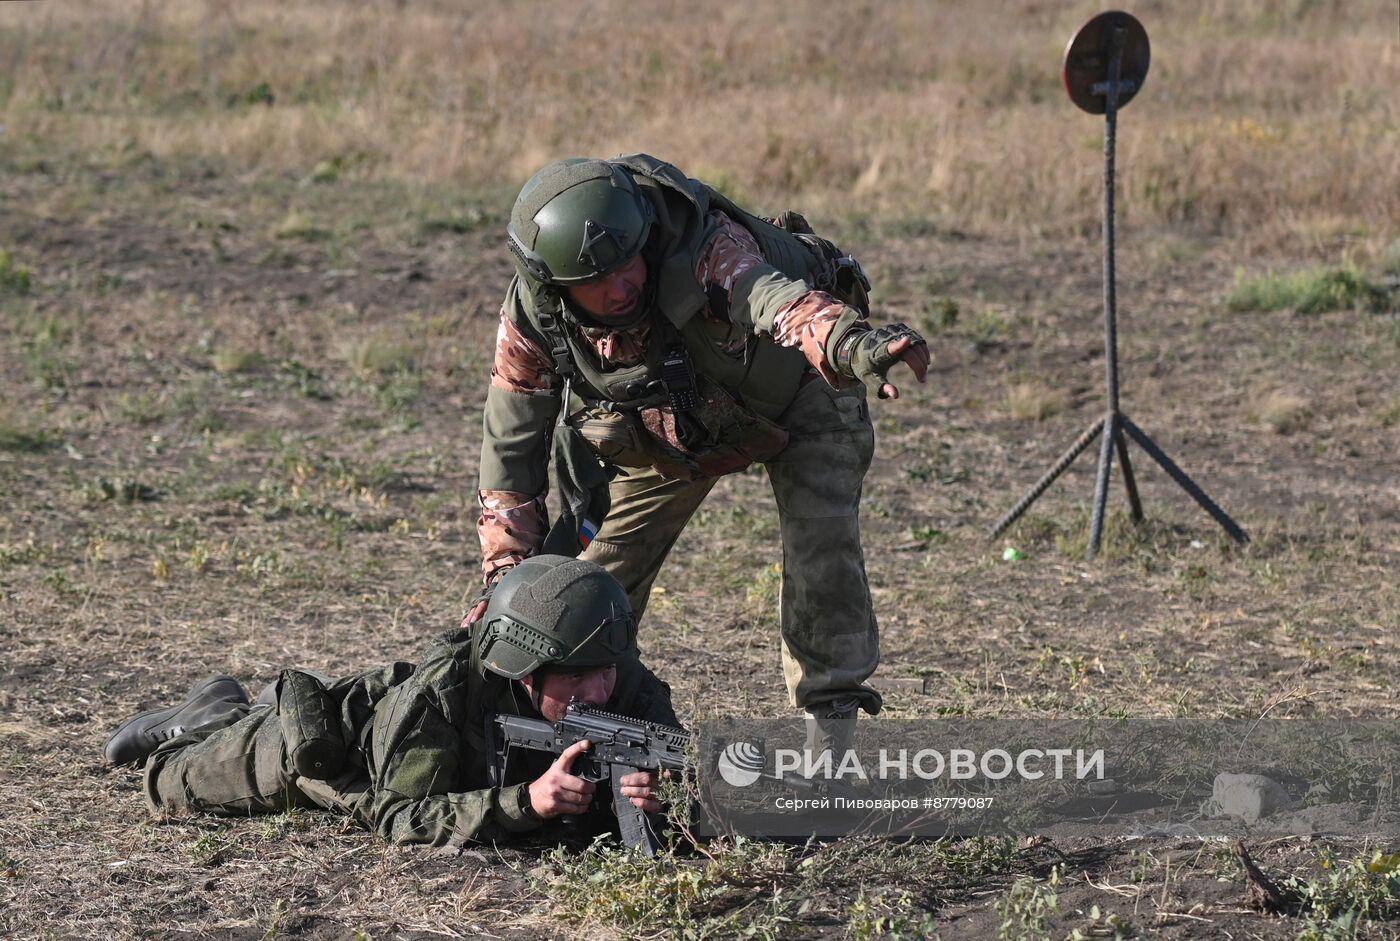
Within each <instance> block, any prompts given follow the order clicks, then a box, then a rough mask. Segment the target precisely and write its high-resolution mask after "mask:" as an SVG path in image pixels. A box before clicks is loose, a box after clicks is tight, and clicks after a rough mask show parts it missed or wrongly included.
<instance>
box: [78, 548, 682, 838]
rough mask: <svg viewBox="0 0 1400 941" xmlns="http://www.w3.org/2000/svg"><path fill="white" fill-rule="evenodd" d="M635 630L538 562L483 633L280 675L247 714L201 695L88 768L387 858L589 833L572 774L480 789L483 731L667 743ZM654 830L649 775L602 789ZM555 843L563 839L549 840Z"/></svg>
mask: <svg viewBox="0 0 1400 941" xmlns="http://www.w3.org/2000/svg"><path fill="white" fill-rule="evenodd" d="M636 628H637V621H636V618H635V617H634V616H633V614H632V611H631V608H630V607H629V605H628V602H627V596H626V594H625V593H624V592H623V590H622V587H621V586H620V585H619V584H618V583H617V581H616V580H615V579H614V578H612V577H611V576H610V575H608V574H607V572H605V571H604V570H603V569H602V568H600V567H599V566H598V565H596V564H594V563H592V562H587V561H583V560H580V559H568V558H562V557H558V556H548V555H542V556H538V557H535V558H532V559H530V560H528V561H527V562H525V563H524V564H521V565H519V566H516V567H515V568H514V569H513V570H512V571H511V572H510V573H509V575H508V576H507V577H505V578H502V579H501V582H500V584H499V585H498V586H497V590H496V592H495V595H494V597H493V598H492V601H491V604H490V606H489V607H488V609H487V610H486V612H485V615H484V617H482V618H481V619H480V620H479V621H477V622H476V623H474V624H473V625H472V626H471V628H470V629H467V630H461V629H459V630H457V631H455V632H454V633H453V634H451V635H449V636H448V637H447V638H446V639H445V640H444V642H443V643H441V644H439V645H436V646H434V647H432V648H430V649H429V650H428V651H427V652H426V654H425V655H424V656H423V657H422V659H421V660H420V661H419V662H418V664H417V665H416V666H415V665H414V664H410V663H406V662H399V663H394V664H392V665H390V666H387V667H384V668H382V669H378V670H370V671H367V672H363V673H359V674H355V675H353V676H348V677H344V678H342V679H339V680H334V681H329V682H327V683H324V684H323V683H321V682H319V681H316V680H314V679H313V678H312V677H311V676H310V675H309V674H307V673H302V672H298V671H286V672H284V673H283V674H282V678H281V680H280V681H279V682H278V684H277V685H276V686H275V687H271V688H269V690H267V691H265V694H264V695H263V696H259V697H258V698H259V702H258V703H251V702H249V699H248V696H247V693H246V692H245V691H244V690H243V687H242V686H240V685H239V684H238V682H237V681H236V680H233V679H231V678H229V677H215V678H212V679H210V680H206V681H205V682H204V683H201V684H199V685H198V686H196V687H195V688H194V689H193V690H191V692H190V695H189V697H188V698H187V700H186V701H185V702H184V703H182V704H180V705H177V706H174V707H171V708H168V709H161V710H154V711H151V712H146V713H142V714H141V715H138V716H135V717H133V718H131V719H128V720H127V721H126V722H124V723H122V725H121V726H119V727H118V729H117V730H116V731H115V732H114V733H113V734H112V736H111V737H110V738H109V739H108V740H107V743H106V745H105V746H104V748H103V753H104V755H105V756H106V757H107V759H108V760H109V761H111V762H113V763H118V764H120V763H127V762H137V761H144V762H145V791H146V799H147V802H148V803H149V805H150V807H151V809H152V810H155V811H161V810H164V811H169V812H173V813H190V812H204V813H212V814H221V815H237V816H246V815H249V814H256V813H281V812H285V811H287V810H289V809H291V808H293V807H307V808H312V807H320V808H323V809H326V810H334V811H339V812H343V813H347V814H350V815H351V816H353V817H354V818H355V819H356V820H357V821H358V822H359V823H361V824H362V825H363V826H365V827H367V828H369V829H372V830H374V831H376V832H378V833H379V834H380V835H381V836H383V837H384V838H385V839H387V840H390V841H391V842H394V843H426V844H431V845H434V846H441V845H460V844H464V843H481V842H500V841H507V840H510V839H512V838H516V837H518V836H520V835H521V834H525V833H529V832H531V831H536V830H540V829H541V828H542V827H546V826H549V825H550V824H551V822H552V821H555V820H557V818H560V817H562V816H565V815H568V816H570V817H582V818H583V824H584V825H585V826H587V827H591V828H592V829H593V830H595V831H596V832H603V831H604V830H606V829H608V828H609V827H610V826H613V825H614V824H615V821H614V820H613V819H612V813H613V812H612V808H611V806H610V805H609V804H608V803H606V802H595V801H594V797H595V794H594V790H595V785H594V784H593V783H592V782H591V781H588V780H585V779H583V778H581V777H579V776H578V775H576V774H574V773H573V768H572V765H573V763H574V761H575V760H576V759H578V758H579V756H580V755H581V754H583V753H584V752H586V751H587V750H588V749H589V748H590V747H591V744H590V742H589V741H588V740H586V739H585V740H581V741H579V742H577V743H575V744H573V745H572V746H571V747H569V748H568V749H566V750H565V751H564V752H563V754H561V755H559V756H558V758H557V759H555V758H554V757H553V756H549V755H545V756H541V755H539V754H538V753H528V754H526V755H524V756H523V757H522V760H520V761H519V762H515V763H513V766H512V768H511V772H510V774H509V775H508V777H507V778H506V779H505V780H501V781H499V782H495V783H493V781H492V777H493V773H492V765H493V763H494V761H495V755H494V753H493V751H492V749H491V748H490V746H489V744H488V742H487V741H486V734H487V731H488V726H489V724H490V721H493V717H494V716H499V715H504V716H519V717H524V718H527V719H544V720H547V721H550V722H557V721H559V720H560V719H561V718H563V717H564V716H565V713H566V711H567V709H568V706H569V704H570V702H571V701H572V700H578V701H579V702H582V703H584V704H587V705H590V706H596V707H601V708H604V709H606V710H608V711H609V712H613V713H618V714H621V715H626V716H631V717H634V718H638V719H644V720H647V721H649V722H653V723H658V724H660V725H666V726H675V725H678V724H679V723H678V722H677V721H676V716H675V712H674V711H673V709H672V707H671V691H670V688H669V687H668V686H667V685H666V684H665V683H663V682H662V681H661V680H659V679H657V677H656V676H655V675H654V674H653V673H652V672H651V671H650V670H648V669H647V668H646V667H645V666H643V665H642V663H641V662H640V661H639V660H638V658H637V646H636ZM617 783H618V785H619V786H620V788H621V791H622V793H623V795H624V796H625V797H626V798H628V799H629V800H630V801H631V803H632V805H633V806H634V807H636V808H637V809H638V810H641V811H644V812H646V813H657V812H659V811H660V810H661V809H662V806H661V804H660V802H659V801H658V800H657V788H658V780H657V775H656V773H655V772H647V771H637V772H634V773H631V774H628V775H625V776H623V777H621V778H620V780H619V781H618V782H617ZM561 835H562V834H561Z"/></svg>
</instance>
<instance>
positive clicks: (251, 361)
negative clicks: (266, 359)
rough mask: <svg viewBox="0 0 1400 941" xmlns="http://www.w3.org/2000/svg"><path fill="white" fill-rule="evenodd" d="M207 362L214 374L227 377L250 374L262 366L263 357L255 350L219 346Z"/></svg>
mask: <svg viewBox="0 0 1400 941" xmlns="http://www.w3.org/2000/svg"><path fill="white" fill-rule="evenodd" d="M209 360H210V363H211V364H212V365H213V367H214V371H215V372H218V373H222V374H223V375H229V374H231V373H241V372H252V371H253V370H255V369H257V368H258V367H259V366H261V365H262V363H263V355H262V354H261V353H259V352H258V351H257V350H246V349H243V348H242V347H237V346H220V347H217V348H216V349H215V350H214V354H213V355H212V356H211V357H210V358H209Z"/></svg>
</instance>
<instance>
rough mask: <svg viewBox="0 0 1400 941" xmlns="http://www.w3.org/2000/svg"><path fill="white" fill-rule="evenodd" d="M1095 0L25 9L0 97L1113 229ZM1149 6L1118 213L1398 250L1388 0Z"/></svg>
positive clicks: (823, 203) (6, 36)
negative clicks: (637, 153) (1071, 59)
mask: <svg viewBox="0 0 1400 941" xmlns="http://www.w3.org/2000/svg"><path fill="white" fill-rule="evenodd" d="M1097 9H1098V8H1097V6H1096V5H1093V4H1089V5H1085V4H1070V5H1054V4H1052V5H1045V4H1040V3H1034V2H1031V0H1005V2H1002V3H997V4H991V5H988V4H977V5H968V4H929V3H923V2H916V0H902V2H891V3H882V4H880V5H879V6H878V7H868V8H865V9H864V10H862V11H855V10H849V11H843V12H841V13H835V12H833V11H831V10H829V9H827V8H824V7H823V8H821V11H820V15H814V9H813V8H811V7H810V6H808V5H805V4H796V5H793V4H777V3H764V4H747V5H744V6H742V7H739V6H733V5H729V4H723V3H719V2H718V0H708V2H700V3H694V2H680V0H672V2H670V3H665V4H660V5H656V6H654V7H652V8H649V10H650V11H651V12H648V13H647V15H646V17H645V19H646V22H645V24H640V23H636V16H637V14H636V11H635V8H633V7H631V6H628V5H625V4H622V3H621V2H617V0H603V2H598V3H592V4H587V5H583V6H578V7H564V6H560V7H557V8H553V9H550V10H543V11H535V12H532V13H530V14H528V15H523V14H521V12H520V11H519V9H518V7H517V6H516V5H513V4H508V3H504V2H483V3H474V4H458V3H447V2H427V3H413V4H401V3H399V4H390V3H387V2H379V3H369V4H354V5H352V4H343V3H332V2H329V0H321V2H310V3H305V4H298V5H296V6H295V7H290V8H289V7H287V6H286V5H285V4H279V3H273V2H270V0H250V2H244V3H237V4H235V3H229V2H217V0H209V2H205V3H187V4H150V5H144V6H142V7H141V8H140V11H139V12H133V11H132V10H131V8H130V7H129V5H126V4H117V3H114V2H98V3H82V4H42V5H40V4H4V5H3V6H0V29H3V33H0V60H3V61H6V62H8V63H11V65H10V67H8V68H7V69H6V77H5V79H4V81H3V83H0V113H3V120H4V122H5V124H6V125H7V127H8V134H9V135H11V136H13V137H17V138H22V139H37V140H44V141H54V142H60V141H61V142H62V145H63V147H65V148H76V149H79V150H85V151H94V152H101V153H105V154H106V155H107V157H108V159H110V160H112V161H115V162H117V163H120V162H122V161H124V160H129V159H132V158H133V156H139V155H141V154H144V153H150V154H153V155H155V156H156V157H172V156H182V157H183V156H196V157H200V158H218V159H224V160H228V161H230V162H232V163H233V164H234V165H235V166H240V167H255V168H261V169H267V170H275V171H279V172H291V173H296V174H299V175H304V176H305V177H306V178H307V179H309V180H317V179H319V180H325V179H333V178H336V177H340V176H342V175H345V174H357V175H361V176H371V177H391V178H406V179H414V180H430V181H449V182H454V183H463V184H467V185H469V186H471V187H475V188H486V189H499V190H502V191H505V192H510V191H513V190H514V188H515V187H517V186H518V185H519V183H520V181H521V180H523V179H524V178H525V177H526V176H527V175H528V174H529V173H530V172H531V171H532V170H533V169H534V168H536V167H537V166H538V165H539V164H540V163H541V162H543V161H545V160H548V159H550V158H552V157H558V156H562V155H565V154H570V153H578V152H589V153H597V154H607V153H613V152H618V151H623V150H647V151H651V152H654V153H657V154H660V155H662V156H664V157H666V158H667V159H670V160H672V161H673V162H675V163H677V164H678V165H680V166H682V167H683V168H685V169H686V170H688V171H690V172H691V173H694V174H696V175H702V174H704V175H709V176H710V177H714V178H719V179H722V180H723V179H728V180H731V181H739V184H740V186H741V187H742V189H743V191H744V192H743V194H742V195H745V196H747V197H749V198H751V199H753V200H755V201H757V202H759V203H761V204H766V205H769V206H777V205H779V204H780V203H787V202H788V201H794V202H797V203H799V204H801V205H803V206H805V207H808V208H816V209H828V210H832V211H837V210H841V209H848V208H850V207H852V206H855V205H859V206H860V207H861V208H862V209H863V210H870V211H877V212H886V213H893V214H896V215H898V214H906V215H915V216H919V217H926V218H935V219H945V218H946V219H948V220H951V221H952V222H955V223H956V224H957V225H960V226H967V225H972V226H977V227H983V228H992V227H998V226H1003V225H1012V226H1017V227H1022V228H1030V229H1031V230H1033V231H1063V230H1065V229H1076V230H1091V229H1092V228H1093V226H1094V225H1095V224H1096V221H1097V218H1098V212H1099V209H1098V206H1099V198H1098V193H1099V185H1100V181H1099V174H1100V167H1101V157H1100V154H1101V147H1102V144H1101V141H1102V133H1101V124H1100V122H1099V121H1097V120H1096V119H1093V118H1091V117H1089V116H1087V115H1084V114H1082V113H1079V112H1078V111H1076V110H1074V109H1073V108H1072V106H1070V105H1069V103H1068V102H1067V101H1066V100H1065V98H1064V95H1063V93H1062V91H1061V90H1060V88H1059V86H1058V69H1059V60H1060V55H1061V51H1062V48H1063V43H1064V42H1065V39H1066V37H1067V36H1068V35H1069V34H1070V32H1071V31H1072V30H1073V29H1074V28H1075V27H1076V26H1077V25H1078V24H1079V23H1080V22H1081V21H1082V20H1083V19H1085V18H1086V17H1087V16H1088V15H1090V14H1091V13H1093V12H1096V10H1097ZM1135 12H1137V13H1138V15H1139V16H1140V17H1141V18H1142V19H1143V21H1144V22H1145V23H1146V25H1147V28H1148V31H1149V33H1150V34H1151V36H1152V37H1153V44H1154V50H1153V66H1152V72H1151V75H1150V77H1149V80H1148V86H1147V91H1146V92H1145V93H1144V95H1143V96H1142V97H1140V98H1139V99H1138V101H1137V102H1135V103H1134V104H1133V106H1132V109H1131V110H1130V111H1128V112H1126V116H1125V118H1124V121H1123V123H1122V126H1121V129H1120V158H1121V159H1120V166H1121V167H1122V169H1123V178H1122V185H1123V187H1124V188H1125V190H1126V192H1125V194H1124V198H1123V199H1122V200H1121V205H1122V211H1123V213H1124V217H1125V221H1127V222H1130V223H1131V222H1142V223H1166V222H1173V223H1175V222H1186V223H1190V224H1193V225H1198V226H1201V227H1204V228H1208V229H1213V230H1223V231H1233V232H1238V233H1240V234H1243V235H1246V236H1248V237H1249V238H1250V239H1251V240H1254V241H1256V242H1267V241H1271V240H1276V239H1278V238H1281V237H1288V238H1291V239H1293V240H1295V242H1296V243H1298V244H1308V243H1311V242H1316V241H1319V240H1327V239H1335V238H1338V237H1345V238H1350V239H1353V240H1355V239H1358V238H1360V239H1361V240H1362V241H1364V242H1366V243H1367V244H1368V245H1372V246H1373V250H1375V251H1380V250H1381V249H1382V247H1383V246H1384V245H1386V244H1387V242H1388V241H1389V239H1387V238H1386V237H1385V236H1386V235H1387V233H1389V237H1390V238H1391V239H1393V238H1394V220H1395V219H1396V218H1398V217H1400V195H1397V194H1400V129H1397V121H1396V99H1395V96H1394V94H1393V93H1392V90H1393V89H1394V88H1395V87H1397V85H1400V61H1397V45H1396V42H1395V38H1394V37H1395V30H1396V22H1395V20H1396V13H1395V10H1394V9H1393V7H1391V6H1389V5H1387V4H1359V5H1348V6H1343V5H1341V4H1340V3H1337V2H1313V0H1290V2H1279V0H1243V2H1241V0H1202V2H1199V3H1193V4H1163V3H1150V2H1143V3H1141V4H1139V5H1138V8H1137V9H1136V11H1135ZM633 24H636V25H637V26H639V27H640V26H643V25H644V26H645V30H644V32H641V31H639V30H638V29H635V28H631V27H632V26H633ZM293 228H296V229H297V230H298V231H299V232H304V231H306V230H305V229H304V228H300V227H295V226H294V227H293Z"/></svg>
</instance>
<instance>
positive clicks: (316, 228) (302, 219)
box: [272, 209, 335, 242]
mask: <svg viewBox="0 0 1400 941" xmlns="http://www.w3.org/2000/svg"><path fill="white" fill-rule="evenodd" d="M334 235H335V233H334V232H332V231H331V230H330V229H327V228H325V227H324V226H320V225H317V224H316V223H315V222H314V221H312V219H311V217H309V216H307V215H306V214H305V213H302V212H299V211H297V210H295V209H293V210H291V211H289V212H288V213H287V214H286V216H284V217H283V218H282V221H281V222H279V223H277V225H275V226H274V227H273V229H272V237H273V238H279V239H295V240H297V241H301V242H325V241H329V240H330V239H331V238H332V237H333V236H334Z"/></svg>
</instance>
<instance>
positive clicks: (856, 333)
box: [836, 323, 927, 399]
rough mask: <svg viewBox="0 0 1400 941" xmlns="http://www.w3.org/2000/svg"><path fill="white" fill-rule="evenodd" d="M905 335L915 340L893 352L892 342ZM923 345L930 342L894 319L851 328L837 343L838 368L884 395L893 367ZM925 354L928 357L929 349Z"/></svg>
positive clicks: (868, 389) (877, 393) (869, 389)
mask: <svg viewBox="0 0 1400 941" xmlns="http://www.w3.org/2000/svg"><path fill="white" fill-rule="evenodd" d="M906 337H908V338H910V339H911V340H912V341H913V343H912V345H911V346H910V347H909V348H908V349H906V350H904V351H903V352H901V353H898V354H893V353H891V352H890V346H891V345H892V344H894V343H895V342H896V341H897V340H902V339H905V338H906ZM921 346H927V343H926V341H925V340H924V338H923V337H921V336H920V335H919V332H918V331H917V330H915V329H914V328H913V327H910V326H909V325H907V324H902V323H892V324H887V325H886V326H883V327H879V328H877V329H874V330H851V331H850V332H849V333H847V334H846V335H845V336H844V337H842V338H841V340H840V342H839V343H838V345H837V347H836V368H837V370H838V371H839V372H840V373H842V374H843V375H845V376H848V377H850V378H852V379H859V380H860V381H861V383H863V384H864V385H865V388H866V390H867V391H870V392H873V393H875V394H876V395H877V396H879V397H880V398H882V399H883V398H885V395H884V392H883V391H882V390H883V388H884V386H885V384H886V383H887V382H888V381H889V380H888V378H887V377H888V375H889V371H890V368H891V367H892V366H894V364H895V363H898V362H900V361H901V360H903V359H904V358H905V356H907V355H908V354H909V353H910V352H911V351H913V350H916V349H917V348H918V347H921ZM921 352H922V351H921ZM922 355H923V356H924V357H926V356H927V353H922ZM911 367H912V363H911ZM916 372H917V370H916ZM920 381H922V376H921V377H920Z"/></svg>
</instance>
